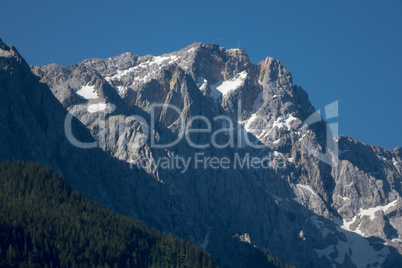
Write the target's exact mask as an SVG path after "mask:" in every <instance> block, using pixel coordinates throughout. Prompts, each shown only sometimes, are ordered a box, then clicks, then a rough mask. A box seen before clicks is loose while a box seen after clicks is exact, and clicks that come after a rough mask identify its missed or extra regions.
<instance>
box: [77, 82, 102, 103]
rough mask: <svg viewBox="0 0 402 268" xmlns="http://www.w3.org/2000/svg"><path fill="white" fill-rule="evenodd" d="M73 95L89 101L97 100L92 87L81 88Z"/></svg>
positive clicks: (96, 94)
mask: <svg viewBox="0 0 402 268" xmlns="http://www.w3.org/2000/svg"><path fill="white" fill-rule="evenodd" d="M75 94H77V95H79V96H80V97H82V98H84V99H86V100H90V99H97V98H99V95H98V92H96V90H95V87H94V86H88V85H87V86H83V87H82V88H81V89H80V90H78V91H77V92H75Z"/></svg>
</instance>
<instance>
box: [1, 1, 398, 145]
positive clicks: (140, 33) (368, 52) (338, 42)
mask: <svg viewBox="0 0 402 268" xmlns="http://www.w3.org/2000/svg"><path fill="white" fill-rule="evenodd" d="M0 25H1V26H0V38H2V39H3V41H4V42H5V43H6V44H9V45H14V46H16V47H17V48H18V50H19V51H20V53H21V54H22V55H23V56H24V57H25V59H26V60H27V61H28V62H29V63H30V64H34V65H44V64H49V63H53V62H56V63H59V64H61V65H64V66H65V65H70V64H73V63H77V62H80V61H81V60H84V59H86V58H93V57H97V58H106V57H110V56H115V55H118V54H121V53H123V52H127V51H130V52H133V53H134V54H138V55H146V54H152V55H160V54H163V53H167V52H171V51H175V50H179V49H181V48H183V47H185V46H187V45H189V44H191V43H193V42H194V41H196V42H204V43H217V44H220V45H221V46H223V47H226V48H231V47H237V45H238V40H240V46H241V47H242V48H246V49H247V52H248V54H249V56H250V59H251V61H252V62H253V63H257V62H259V61H261V60H263V59H264V58H265V57H266V56H272V57H274V58H276V59H278V60H280V61H281V62H282V63H283V64H285V66H287V67H288V68H289V69H290V71H291V72H292V75H293V78H294V82H295V83H296V84H298V85H300V86H302V87H303V88H304V89H305V90H306V91H307V92H308V93H309V96H310V100H311V101H312V103H313V104H314V105H315V107H316V108H317V109H319V108H323V107H324V106H325V105H327V104H329V103H331V102H333V101H336V100H338V101H339V117H338V123H339V131H340V134H344V135H348V136H352V137H355V138H357V139H358V140H360V141H363V142H365V143H368V144H375V145H381V146H385V147H387V148H394V147H396V146H402V138H401V137H402V83H401V81H400V79H401V77H402V0H387V1H379V0H378V1H371V0H369V1H367V0H366V1H350V0H349V1H346V0H339V1H329V0H320V1H309V0H305V1H301V0H286V1H285V0H273V1H253V0H251V1H220V0H213V1H210V0H207V1H193V0H187V1H183V0H180V1H175V0H171V1H132V0H116V1H105V0H97V1H92V0H91V1H89V0H87V1H76V0H70V1H65V0H40V1H32V0H29V1H27V0H25V1H24V0H20V1H11V0H0ZM331 122H334V120H332V121H331Z"/></svg>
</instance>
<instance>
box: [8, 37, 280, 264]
mask: <svg viewBox="0 0 402 268" xmlns="http://www.w3.org/2000/svg"><path fill="white" fill-rule="evenodd" d="M0 92H1V98H0V104H1V105H0V119H1V120H0V121H1V122H2V123H1V124H0V140H1V141H2V144H3V146H2V147H1V148H0V160H2V161H3V160H7V159H10V160H15V159H20V160H24V161H27V160H31V161H35V162H39V163H41V164H42V165H48V166H51V167H52V168H53V169H54V170H56V171H58V172H61V173H62V174H63V176H64V177H65V179H66V183H67V184H68V185H69V187H71V188H73V189H74V190H77V191H79V192H81V193H83V194H85V195H86V196H87V197H89V198H90V199H93V200H96V201H97V203H98V204H100V205H102V206H104V207H106V208H110V209H112V210H114V211H116V212H118V213H119V214H123V215H128V216H131V217H133V218H136V219H141V220H143V221H145V222H146V223H147V224H148V225H151V226H152V227H155V228H158V229H159V230H165V231H169V230H168V228H162V227H161V226H170V225H171V224H172V222H173V223H174V224H175V222H178V219H180V216H183V215H185V216H186V217H183V219H181V221H183V222H185V220H187V221H191V220H194V218H193V216H192V215H189V214H190V213H191V212H193V213H194V211H191V212H190V211H185V209H186V208H185V207H178V206H177V204H176V203H175V200H173V198H171V194H170V193H171V190H172V189H171V188H169V187H168V186H167V185H164V184H161V183H160V182H159V181H157V180H155V179H154V177H153V176H151V175H149V174H147V173H146V172H145V171H143V170H142V169H138V168H135V167H133V166H130V164H128V163H126V162H125V161H121V160H119V159H116V158H114V157H112V156H110V155H109V154H108V153H107V152H105V151H103V150H101V149H100V148H97V143H94V139H93V138H92V136H91V134H90V131H89V130H88V129H87V128H86V127H85V126H84V125H83V124H82V123H81V122H80V121H78V120H76V119H75V118H74V117H72V116H71V114H70V113H68V111H66V109H65V108H64V107H63V106H62V104H61V103H60V102H59V101H58V100H57V99H56V98H55V97H54V96H53V94H52V92H51V90H50V89H49V87H48V86H47V85H46V84H44V83H40V82H39V78H38V77H36V76H35V75H33V74H32V72H31V70H30V68H29V66H28V65H27V63H26V62H25V60H24V59H23V58H22V57H21V55H20V54H19V53H18V51H17V50H16V49H15V48H14V47H8V46H6V45H5V44H4V43H3V42H0ZM74 94H75V93H74ZM105 94H106V93H105ZM116 96H118V95H116ZM72 98H74V97H72ZM119 98H120V97H119ZM78 141H79V142H81V143H79V142H78ZM77 142H78V143H77ZM83 142H85V143H86V144H85V145H83V146H81V148H80V146H78V145H82V143H83ZM98 143H99V144H100V142H98ZM11 202H13V201H11ZM181 226H183V225H181ZM189 226H190V225H189ZM10 228H11V229H13V227H12V226H11V227H10V226H8V225H7V226H5V229H6V230H11V229H10ZM187 230H189V228H188V229H187ZM16 231H18V232H19V233H21V232H22V231H23V230H21V229H18V230H16ZM196 231H197V230H194V233H196ZM183 237H185V238H188V237H186V236H183ZM8 238H9V239H13V237H8ZM14 238H15V237H14ZM193 242H194V241H193ZM226 247H228V248H229V247H230V248H231V250H230V252H231V254H232V255H231V256H225V255H223V257H222V259H223V258H226V257H227V260H228V262H231V263H237V264H238V265H243V266H244V265H246V264H247V263H250V265H253V266H255V267H258V266H280V262H279V261H278V260H277V259H276V258H274V257H272V255H270V254H267V253H266V251H265V250H264V251H262V250H260V249H257V248H255V247H252V246H251V245H249V244H247V243H243V242H241V241H240V240H239V239H232V238H230V239H229V240H228V243H227V244H226ZM161 250H163V249H161ZM272 264H274V265H272Z"/></svg>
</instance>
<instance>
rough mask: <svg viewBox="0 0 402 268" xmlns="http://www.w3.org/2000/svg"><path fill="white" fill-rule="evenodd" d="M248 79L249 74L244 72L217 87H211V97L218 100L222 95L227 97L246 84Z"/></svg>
mask: <svg viewBox="0 0 402 268" xmlns="http://www.w3.org/2000/svg"><path fill="white" fill-rule="evenodd" d="M246 78H247V72H246V71H243V72H241V73H238V74H237V75H236V76H235V77H234V78H232V79H231V80H227V81H222V82H220V83H218V84H216V85H213V86H211V96H212V97H213V98H214V99H215V100H216V99H218V98H219V97H220V96H221V95H223V96H224V95H226V94H228V93H229V92H231V91H233V90H235V89H237V88H239V87H240V86H242V85H243V84H244V81H245V80H246Z"/></svg>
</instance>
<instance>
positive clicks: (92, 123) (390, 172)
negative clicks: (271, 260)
mask: <svg viewBox="0 0 402 268" xmlns="http://www.w3.org/2000/svg"><path fill="white" fill-rule="evenodd" d="M2 51H4V52H1V53H2V55H7V53H10V52H9V50H7V49H4V48H3V50H2ZM11 51H14V50H12V49H11ZM18 58H19V57H17V59H18ZM1 59H2V60H3V58H1ZM5 59H9V58H7V57H5ZM3 61H4V60H3ZM13 64H15V63H12V64H9V65H7V66H10V65H11V66H12V65H13ZM3 66H4V65H3ZM24 66H25V64H24ZM3 69H4V68H3ZM3 69H2V70H3ZM7 70H8V69H7ZM31 70H32V72H33V73H34V74H35V75H37V76H39V77H40V79H41V82H43V83H46V84H47V85H48V86H49V88H50V89H51V91H52V92H53V94H54V96H55V97H56V98H57V99H58V101H59V102H60V103H59V104H54V105H59V106H60V107H61V105H62V106H64V108H65V109H67V110H68V111H69V112H70V114H72V115H74V116H75V117H76V118H78V119H79V121H80V122H81V123H82V124H83V125H85V127H86V129H85V128H83V125H81V124H79V123H77V125H78V126H79V129H80V131H82V133H86V134H85V135H87V134H88V132H87V131H90V134H91V136H92V137H93V138H94V139H95V140H96V141H97V145H98V146H99V147H100V148H101V149H102V150H100V148H92V149H85V148H77V147H89V146H93V143H88V141H90V138H91V137H88V139H87V140H85V139H84V138H86V137H87V136H84V135H83V137H82V138H81V136H79V135H74V137H75V138H77V140H79V141H81V142H85V143H77V142H75V143H74V144H75V145H71V143H68V144H66V145H65V146H67V147H68V148H70V150H72V151H78V152H79V153H78V154H79V157H80V158H78V159H79V160H77V159H76V158H75V157H66V158H64V159H60V160H59V162H58V163H55V164H58V165H60V166H64V165H65V164H64V163H65V162H67V163H71V167H74V163H76V162H77V161H78V163H82V164H85V166H83V167H82V169H81V170H82V171H85V172H87V170H93V169H94V167H98V166H99V169H100V170H99V172H98V173H96V175H93V176H92V177H91V176H90V178H89V179H88V181H91V180H92V181H96V180H98V181H99V182H101V183H102V185H105V187H103V188H102V191H99V187H98V188H97V184H92V183H87V182H84V181H82V180H74V179H69V178H70V177H71V178H74V176H73V175H74V174H72V175H69V174H67V175H65V176H66V180H67V182H68V183H70V184H71V185H72V186H73V187H75V188H76V189H77V190H79V191H81V192H83V193H84V194H86V195H89V196H91V197H92V198H94V199H96V200H98V202H100V203H101V204H103V205H105V206H107V207H110V208H112V209H114V210H115V211H117V212H119V213H122V214H125V215H128V216H131V217H134V218H137V219H141V220H143V221H144V222H145V223H147V224H149V225H150V226H152V227H155V228H157V229H159V230H163V231H165V232H169V233H172V234H175V235H177V236H180V237H182V238H185V239H188V240H190V241H192V242H194V243H197V244H198V245H200V246H202V247H203V248H204V249H206V250H207V251H208V252H209V253H210V254H211V256H212V258H214V259H215V260H216V261H217V263H218V264H219V265H220V266H221V267H261V266H258V264H257V265H256V264H253V263H249V262H248V260H249V259H250V258H247V256H251V255H250V254H253V253H250V252H256V251H253V250H258V249H267V250H269V251H270V252H272V253H273V254H274V255H275V256H278V257H279V258H280V259H281V260H282V261H284V262H286V263H289V264H293V265H296V266H297V267H328V266H332V265H335V266H336V267H366V266H370V265H371V266H372V267H376V266H382V267H395V266H397V265H398V264H401V263H402V261H401V256H400V253H401V251H402V241H401V240H400V233H401V230H402V229H401V228H402V226H401V224H400V222H401V218H400V209H401V199H400V196H401V187H400V181H401V178H402V176H401V172H402V169H401V168H402V166H401V165H402V151H401V148H400V147H398V148H395V149H394V150H388V149H385V148H381V147H377V146H369V145H366V144H363V143H361V142H358V141H356V140H354V139H352V138H349V137H345V136H338V135H333V134H336V125H334V124H331V125H329V124H327V123H326V121H325V120H324V119H323V118H324V116H325V119H327V120H333V119H334V118H336V117H337V104H336V103H333V104H329V105H328V106H326V107H325V108H324V109H323V111H316V110H315V108H314V107H313V106H312V105H311V103H310V101H309V99H308V95H307V93H306V92H305V91H304V90H303V89H302V88H301V87H300V86H297V85H294V84H293V82H292V76H291V73H290V71H289V70H288V69H287V68H286V67H285V66H283V65H282V64H281V63H280V62H279V61H277V60H275V59H273V58H270V57H268V58H266V59H265V60H263V61H262V62H260V63H258V64H257V65H255V64H252V63H251V62H250V60H249V58H248V56H247V53H246V51H245V50H244V49H225V48H222V47H219V46H218V45H205V44H200V43H194V44H192V45H190V46H188V47H186V48H184V49H182V50H180V51H178V52H173V53H169V54H165V55H162V56H157V57H155V56H151V55H147V56H143V57H140V56H137V55H133V54H131V53H124V54H122V55H120V56H117V57H112V58H109V59H89V60H85V61H83V62H81V63H78V64H75V65H72V66H67V67H61V66H59V65H57V64H52V65H47V66H41V67H36V66H31ZM25 72H26V73H27V74H26V76H29V77H31V78H30V81H27V85H29V84H30V83H34V84H35V85H38V87H43V88H47V87H45V86H44V85H43V84H38V81H37V80H35V79H36V78H35V76H33V75H32V74H31V73H29V72H28V70H27V69H26V66H25V67H24V73H25ZM13 74H14V72H12V73H11V74H10V73H7V75H9V76H11V77H12V76H13ZM0 79H1V77H0ZM4 79H6V80H7V79H9V78H8V77H7V78H4ZM14 80H15V81H14V82H15V83H17V82H18V81H19V80H20V79H19V77H18V76H17V77H15V78H14ZM17 80H18V81H17ZM0 81H3V80H0ZM14 82H13V84H14ZM39 85H40V86H39ZM13 91H14V92H13ZM44 91H46V90H44ZM5 92H6V93H7V94H10V95H14V93H16V92H15V90H14V89H13V87H11V86H10V87H9V88H8V89H7V90H6V91H5ZM46 92H48V91H46ZM20 94H21V93H20ZM24 94H27V93H25V92H24ZM10 98H12V97H10ZM13 98H15V97H13ZM48 98H52V96H48ZM29 100H30V101H33V99H32V98H29ZM15 101H16V100H14V99H13V102H10V101H7V103H18V102H15ZM27 102H28V101H27ZM33 102H34V103H36V101H33ZM53 103H55V102H54V100H52V104H53ZM59 106H58V107H59ZM40 107H43V106H40ZM61 108H63V107H61ZM0 109H5V108H4V107H3V105H1V107H0ZM8 109H11V111H13V110H12V109H15V107H9V108H8ZM57 109H60V108H57ZM33 110H34V109H33ZM46 110H47V111H49V113H50V114H51V115H49V116H53V113H52V112H51V111H52V109H47V108H46ZM60 110H62V109H60ZM6 111H7V109H6ZM34 111H35V110H34ZM63 111H64V110H63ZM18 114H19V115H20V118H19V120H18V121H17V122H21V121H22V122H23V121H24V120H26V119H25V118H26V117H25V115H24V114H23V113H18ZM34 116H35V114H34ZM63 116H64V118H61V117H58V118H49V124H59V126H58V127H57V128H58V129H64V127H65V126H64V125H63V122H65V118H67V119H68V118H69V116H67V117H66V114H63ZM35 120H36V121H37V122H38V123H36V125H34V126H33V128H34V129H36V128H37V127H38V128H39V129H41V128H42V129H43V127H42V125H41V124H39V122H40V120H42V119H41V116H36V117H35ZM55 121H56V122H57V123H55ZM67 121H68V120H67ZM2 122H4V121H2ZM50 122H52V123H50ZM60 125H62V126H61V127H60ZM4 128H5V129H8V127H7V126H5V127H4ZM65 129H67V132H69V129H70V128H69V127H68V125H67V127H66V128H65ZM332 131H334V132H335V133H332ZM74 133H80V132H77V131H76V132H74ZM1 135H4V134H1ZM63 135H64V133H62V134H60V135H59V136H56V137H55V138H54V140H55V141H56V142H55V144H56V145H57V144H58V142H57V140H58V139H63V140H66V136H65V135H64V136H63ZM62 136H63V137H62ZM0 137H2V136H0ZM69 137H70V138H71V135H69ZM3 139H4V140H7V139H10V140H17V139H16V138H15V137H14V136H13V135H10V136H8V137H6V138H3ZM44 139H45V140H47V139H48V138H47V137H46V136H45V138H44ZM14 144H15V146H19V144H18V142H17V141H15V143H14ZM49 148H52V149H53V150H56V151H58V150H60V149H57V148H60V147H57V146H55V145H53V144H52V145H50V146H49ZM61 151H64V150H63V149H61ZM89 152H93V155H92V158H90V159H92V161H93V163H94V164H91V162H86V160H87V159H88V154H89ZM21 154H22V155H25V153H21ZM4 155H5V156H4V157H6V156H7V155H8V154H7V151H5V153H4ZM47 159H49V160H48V161H51V160H52V159H53V157H52V156H49V157H48V158H47ZM80 159H82V160H81V161H80ZM100 159H106V160H104V161H108V162H101V160H100ZM102 161H103V160H102ZM96 162H100V163H101V164H100V165H96ZM130 168H132V169H130ZM65 170H66V171H65V172H66V173H67V172H70V173H77V174H78V173H79V171H80V169H78V168H72V170H70V168H66V169H65ZM61 171H62V172H63V169H62V168H61ZM63 174H64V173H63ZM95 185H96V186H95ZM94 188H95V189H94ZM256 254H257V253H256ZM246 260H247V261H246Z"/></svg>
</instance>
